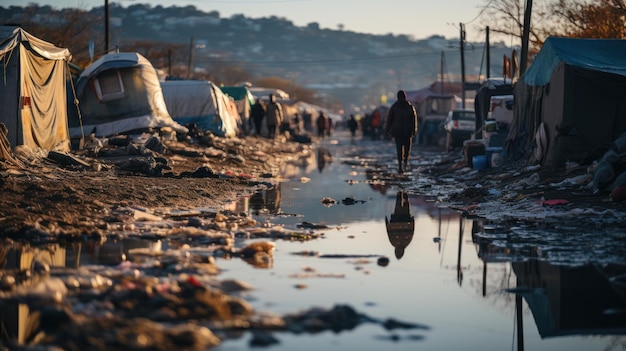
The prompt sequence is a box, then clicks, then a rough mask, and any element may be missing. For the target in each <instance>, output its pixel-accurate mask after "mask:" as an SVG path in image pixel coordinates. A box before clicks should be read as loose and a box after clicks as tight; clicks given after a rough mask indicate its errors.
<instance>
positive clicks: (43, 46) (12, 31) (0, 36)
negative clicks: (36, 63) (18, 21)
mask: <svg viewBox="0 0 626 351" xmlns="http://www.w3.org/2000/svg"><path fill="white" fill-rule="evenodd" d="M23 42H28V43H29V44H30V45H29V47H30V50H31V51H34V52H36V53H37V54H39V55H40V56H42V57H45V58H47V59H49V60H65V61H69V60H70V59H71V58H72V54H71V53H70V51H69V49H66V48H60V47H57V46H55V45H54V44H52V43H49V42H47V41H45V40H42V39H39V38H37V37H35V36H34V35H32V34H30V33H28V32H27V31H25V30H24V29H22V28H20V27H17V26H0V56H3V55H4V54H5V53H7V52H9V51H11V50H13V49H14V48H15V47H17V46H18V45H19V44H21V43H23Z"/></svg>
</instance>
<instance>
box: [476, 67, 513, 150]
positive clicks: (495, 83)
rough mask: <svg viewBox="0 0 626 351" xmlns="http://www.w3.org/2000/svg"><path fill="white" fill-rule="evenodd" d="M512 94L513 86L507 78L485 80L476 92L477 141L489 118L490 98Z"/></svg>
mask: <svg viewBox="0 0 626 351" xmlns="http://www.w3.org/2000/svg"><path fill="white" fill-rule="evenodd" d="M511 94H513V84H512V83H511V79H509V78H506V77H505V78H499V79H496V78H491V79H487V80H485V81H484V82H483V83H482V84H481V86H480V88H478V90H477V91H476V97H475V100H474V111H475V112H476V131H477V139H480V138H482V127H483V124H484V122H485V120H486V119H487V118H488V117H489V111H490V110H491V107H490V104H491V100H492V99H491V98H492V97H494V96H508V95H511Z"/></svg>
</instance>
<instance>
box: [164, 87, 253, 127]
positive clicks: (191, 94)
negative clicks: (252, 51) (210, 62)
mask: <svg viewBox="0 0 626 351" xmlns="http://www.w3.org/2000/svg"><path fill="white" fill-rule="evenodd" d="M161 88H162V89H163V96H164V97H165V103H166V105H167V109H168V111H170V113H171V114H172V118H174V120H175V121H176V122H178V123H181V124H183V125H185V124H195V125H196V126H197V127H198V128H200V129H202V130H206V131H211V132H212V133H213V134H215V135H217V136H225V137H233V136H236V135H237V133H238V130H239V127H238V126H239V125H240V124H241V118H240V117H239V113H238V112H237V105H236V104H235V101H234V100H233V99H232V98H231V97H230V96H228V95H226V94H225V93H224V92H222V90H221V89H220V88H219V87H218V86H217V85H215V84H213V83H212V82H209V81H206V80H167V81H164V82H161Z"/></svg>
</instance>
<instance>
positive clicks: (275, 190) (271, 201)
mask: <svg viewBox="0 0 626 351" xmlns="http://www.w3.org/2000/svg"><path fill="white" fill-rule="evenodd" d="M265 206H266V208H267V210H268V211H269V213H271V214H277V213H280V183H278V184H275V185H274V186H273V187H271V188H269V189H267V190H266V191H265Z"/></svg>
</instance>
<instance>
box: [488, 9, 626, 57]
mask: <svg viewBox="0 0 626 351" xmlns="http://www.w3.org/2000/svg"><path fill="white" fill-rule="evenodd" d="M525 4H526V0H485V4H484V10H483V12H482V14H481V25H483V26H489V29H490V32H492V33H496V34H500V35H505V36H512V37H514V38H516V39H520V40H521V38H522V33H523V30H524V22H523V20H524V7H525ZM532 10H533V13H532V20H531V26H530V31H529V33H530V38H529V40H530V46H531V51H535V52H536V51H537V50H538V49H539V48H540V47H541V45H542V44H543V42H544V41H545V39H546V38H547V37H548V36H562V37H574V38H625V37H626V34H625V28H626V27H625V26H626V3H625V1H624V0H543V1H534V3H533V9H532Z"/></svg>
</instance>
